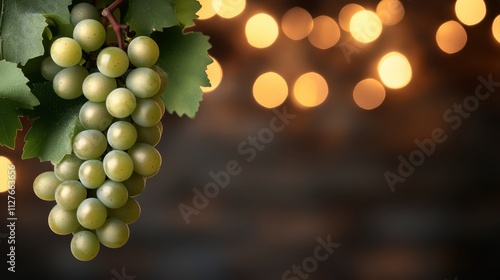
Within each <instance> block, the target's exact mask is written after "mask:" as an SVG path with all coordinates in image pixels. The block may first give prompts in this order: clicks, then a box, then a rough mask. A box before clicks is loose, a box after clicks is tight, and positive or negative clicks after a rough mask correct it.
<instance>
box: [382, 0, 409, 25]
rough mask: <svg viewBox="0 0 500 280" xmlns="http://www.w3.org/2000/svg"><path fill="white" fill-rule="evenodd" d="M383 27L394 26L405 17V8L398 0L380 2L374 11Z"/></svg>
mask: <svg viewBox="0 0 500 280" xmlns="http://www.w3.org/2000/svg"><path fill="white" fill-rule="evenodd" d="M375 12H376V13H377V15H378V17H379V18H380V21H381V22H382V24H383V25H387V26H390V25H395V24H397V23H398V22H400V21H401V20H402V19H403V17H404V16H405V8H404V6H403V4H402V3H401V1H399V0H382V1H380V2H379V3H378V5H377V9H376V11H375Z"/></svg>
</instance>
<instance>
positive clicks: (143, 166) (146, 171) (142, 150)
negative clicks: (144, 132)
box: [128, 143, 162, 178]
mask: <svg viewBox="0 0 500 280" xmlns="http://www.w3.org/2000/svg"><path fill="white" fill-rule="evenodd" d="M128 154H129V155H130V157H131V158H132V161H133V166H134V171H135V172H136V173H137V174H139V175H141V176H144V177H146V178H149V177H152V176H154V175H156V174H157V173H158V171H160V167H161V163H162V158H161V154H160V152H159V151H158V150H157V149H156V148H155V147H153V146H151V145H149V144H146V143H136V144H135V145H134V146H132V148H130V149H129V150H128Z"/></svg>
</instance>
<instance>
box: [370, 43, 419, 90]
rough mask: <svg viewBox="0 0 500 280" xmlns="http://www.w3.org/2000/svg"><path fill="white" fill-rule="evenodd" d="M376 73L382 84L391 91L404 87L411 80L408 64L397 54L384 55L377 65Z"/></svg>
mask: <svg viewBox="0 0 500 280" xmlns="http://www.w3.org/2000/svg"><path fill="white" fill-rule="evenodd" d="M378 73H379V76H380V79H381V80H382V83H384V85H385V86H386V87H388V88H392V89H399V88H403V87H405V86H406V85H407V84H408V83H409V82H410V81H411V78H412V70H411V65H410V62H409V61H408V59H407V58H406V57H405V56H404V55H403V54H401V53H399V52H390V53H388V54H386V55H384V56H383V57H382V59H380V62H379V64H378Z"/></svg>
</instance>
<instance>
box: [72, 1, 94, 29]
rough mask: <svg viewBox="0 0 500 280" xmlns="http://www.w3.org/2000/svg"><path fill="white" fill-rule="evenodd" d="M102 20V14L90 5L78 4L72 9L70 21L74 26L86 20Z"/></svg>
mask: <svg viewBox="0 0 500 280" xmlns="http://www.w3.org/2000/svg"><path fill="white" fill-rule="evenodd" d="M100 18H101V13H100V12H99V11H98V10H97V8H96V7H95V6H94V5H92V4H90V3H78V4H76V5H75V6H73V8H71V12H70V20H71V23H72V24H73V25H74V26H75V25H77V24H78V23H79V22H80V21H82V20H84V19H95V20H99V19H100Z"/></svg>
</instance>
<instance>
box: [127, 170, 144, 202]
mask: <svg viewBox="0 0 500 280" xmlns="http://www.w3.org/2000/svg"><path fill="white" fill-rule="evenodd" d="M123 184H124V185H125V187H126V188H127V192H128V196H131V197H135V196H138V195H139V194H141V193H142V191H144V188H146V178H144V176H141V175H139V174H137V173H135V172H134V173H132V175H131V176H130V178H128V179H127V180H125V181H123Z"/></svg>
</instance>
